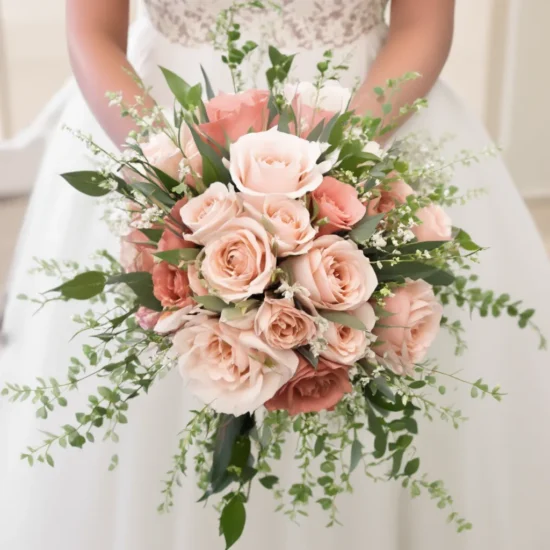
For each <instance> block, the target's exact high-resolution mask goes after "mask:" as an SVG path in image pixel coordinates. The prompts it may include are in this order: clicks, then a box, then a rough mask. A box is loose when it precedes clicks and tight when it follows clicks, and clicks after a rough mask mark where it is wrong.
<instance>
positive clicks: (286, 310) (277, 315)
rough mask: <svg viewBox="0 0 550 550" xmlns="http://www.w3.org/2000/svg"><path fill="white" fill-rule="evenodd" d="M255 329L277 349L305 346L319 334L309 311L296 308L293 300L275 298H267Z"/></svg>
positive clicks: (257, 318)
mask: <svg viewBox="0 0 550 550" xmlns="http://www.w3.org/2000/svg"><path fill="white" fill-rule="evenodd" d="M254 330H255V332H256V334H257V335H258V336H262V337H263V338H264V340H265V341H266V342H267V343H268V345H270V346H271V347H272V348H276V349H294V348H297V347H300V346H304V345H305V344H307V343H308V342H310V341H311V340H313V338H315V335H316V334H317V327H316V326H315V323H314V321H313V319H312V318H311V317H310V316H309V315H308V314H307V313H305V312H303V311H300V310H299V309H296V308H295V307H294V304H293V303H292V301H291V300H284V299H282V300H275V299H273V298H265V300H264V303H263V304H262V305H261V306H260V309H259V310H258V313H257V315H256V319H255V322H254Z"/></svg>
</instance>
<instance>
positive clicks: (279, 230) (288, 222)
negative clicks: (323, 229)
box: [243, 195, 317, 258]
mask: <svg viewBox="0 0 550 550" xmlns="http://www.w3.org/2000/svg"><path fill="white" fill-rule="evenodd" d="M243 196H244V208H245V210H246V211H247V213H249V214H250V215H251V216H252V217H253V218H254V219H255V220H257V221H259V222H262V223H266V224H267V225H268V229H269V230H270V231H271V232H272V234H273V236H274V237H275V242H276V243H277V256H279V257H281V258H284V257H285V256H294V255H296V254H303V253H304V252H307V251H308V250H309V249H310V248H311V243H312V241H313V239H314V238H315V237H316V235H317V232H316V231H315V229H314V228H313V226H312V225H311V220H310V215H309V210H308V209H307V208H306V207H305V205H304V204H303V203H302V202H300V201H299V200H295V199H288V198H286V197H282V196H278V195H269V196H267V197H251V196H249V195H243Z"/></svg>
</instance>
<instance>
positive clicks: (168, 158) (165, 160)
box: [141, 132, 183, 181]
mask: <svg viewBox="0 0 550 550" xmlns="http://www.w3.org/2000/svg"><path fill="white" fill-rule="evenodd" d="M141 150H142V151H143V154H144V156H145V158H146V159H147V161H148V162H149V164H152V165H153V166H154V167H155V168H158V169H159V170H162V171H163V172H164V173H166V174H168V175H169V176H170V177H172V178H174V179H175V180H177V181H179V170H180V162H181V161H182V160H183V155H182V154H181V151H180V149H179V147H178V146H177V145H176V144H175V143H174V142H173V141H172V140H171V139H170V138H169V137H168V136H167V135H166V134H165V133H164V132H161V133H159V134H154V135H152V136H151V137H150V138H149V141H148V142H147V143H143V144H142V145H141Z"/></svg>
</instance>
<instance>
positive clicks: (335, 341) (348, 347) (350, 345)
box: [321, 303, 376, 365]
mask: <svg viewBox="0 0 550 550" xmlns="http://www.w3.org/2000/svg"><path fill="white" fill-rule="evenodd" d="M348 313H351V314H352V315H355V316H356V317H357V318H358V319H360V320H361V321H362V322H363V324H364V325H365V328H366V329H367V330H368V331H369V332H370V331H372V329H373V328H374V324H375V322H376V316H375V315H374V309H373V308H372V306H371V305H370V304H368V303H366V304H363V305H362V306H361V307H359V308H358V309H356V310H355V311H349V312H348ZM323 338H324V339H325V340H326V342H327V347H326V348H325V349H324V350H323V351H322V352H321V357H324V358H325V359H329V360H330V361H336V362H337V363H342V364H344V365H353V364H354V363H355V362H357V361H359V359H361V358H363V357H364V356H365V353H366V351H367V348H368V346H369V344H370V339H369V338H368V336H367V334H366V333H365V332H364V331H362V330H356V329H353V328H350V327H346V326H344V325H339V324H336V323H330V324H329V328H328V330H327V331H326V332H325V333H324V334H323Z"/></svg>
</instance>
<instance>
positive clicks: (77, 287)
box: [48, 271, 107, 300]
mask: <svg viewBox="0 0 550 550" xmlns="http://www.w3.org/2000/svg"><path fill="white" fill-rule="evenodd" d="M106 282H107V279H106V277H105V274H104V273H101V271H87V272H86V273H81V274H80V275H77V276H76V277H75V278H74V279H71V280H70V281H67V282H66V283H63V284H62V285H60V286H58V287H56V288H53V289H52V290H50V291H48V292H61V294H62V296H64V297H65V298H69V299H71V300H89V299H90V298H93V297H94V296H97V295H98V294H101V293H102V292H103V290H104V289H105V284H106Z"/></svg>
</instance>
